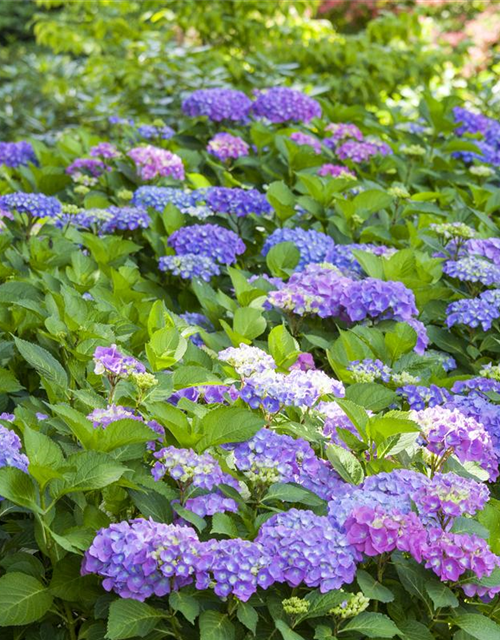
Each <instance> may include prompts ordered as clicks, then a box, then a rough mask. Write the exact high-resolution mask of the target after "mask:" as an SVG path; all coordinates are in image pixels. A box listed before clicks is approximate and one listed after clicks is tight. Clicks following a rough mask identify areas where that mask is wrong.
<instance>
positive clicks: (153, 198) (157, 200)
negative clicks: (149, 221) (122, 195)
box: [132, 186, 204, 213]
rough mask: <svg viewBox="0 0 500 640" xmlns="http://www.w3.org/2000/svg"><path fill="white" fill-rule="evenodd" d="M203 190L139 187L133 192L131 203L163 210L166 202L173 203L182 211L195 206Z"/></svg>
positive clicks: (201, 199)
mask: <svg viewBox="0 0 500 640" xmlns="http://www.w3.org/2000/svg"><path fill="white" fill-rule="evenodd" d="M202 192H203V194H204V191H203V190H202V189H195V190H193V191H189V190H185V189H181V188H179V187H149V186H144V187H139V188H138V189H137V191H136V192H135V193H134V197H133V198H132V203H133V204H134V205H135V206H139V207H152V208H153V209H156V211H159V212H160V213H162V212H163V210H164V209H165V207H166V206H167V205H168V204H173V205H174V206H175V207H177V208H178V209H180V210H181V211H182V212H183V213H184V212H186V211H187V210H188V209H191V208H194V207H197V206H198V205H199V204H200V202H201V201H203V199H204V195H203V194H202Z"/></svg>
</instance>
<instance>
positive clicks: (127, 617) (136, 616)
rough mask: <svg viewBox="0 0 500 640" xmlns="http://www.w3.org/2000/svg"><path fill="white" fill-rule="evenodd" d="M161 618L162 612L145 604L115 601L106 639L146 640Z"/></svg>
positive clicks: (122, 600) (123, 600) (124, 600)
mask: <svg viewBox="0 0 500 640" xmlns="http://www.w3.org/2000/svg"><path fill="white" fill-rule="evenodd" d="M161 618H162V613H161V611H159V610H158V609H155V608H154V607H150V606H149V605H148V604H145V603H144V602H138V601H137V600H126V599H120V600H115V601H114V602H112V603H111V606H110V608H109V618H108V631H107V634H106V638H108V639H109V640H124V639H125V638H136V637H139V638H145V637H146V636H147V635H148V634H149V633H150V632H151V631H152V630H153V629H154V628H155V625H156V624H157V623H158V621H159V620H160V619H161Z"/></svg>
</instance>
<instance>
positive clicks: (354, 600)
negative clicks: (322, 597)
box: [329, 591, 370, 620]
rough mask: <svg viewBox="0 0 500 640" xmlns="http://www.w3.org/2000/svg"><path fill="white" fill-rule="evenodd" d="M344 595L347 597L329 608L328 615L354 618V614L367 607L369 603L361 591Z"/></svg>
mask: <svg viewBox="0 0 500 640" xmlns="http://www.w3.org/2000/svg"><path fill="white" fill-rule="evenodd" d="M346 595H347V596H348V599H347V600H344V602H342V603H341V604H339V605H338V606H336V607H334V608H333V609H330V611H329V613H330V615H332V616H337V617H338V618H342V619H343V620H345V619H346V618H354V616H357V615H358V614H360V613H362V612H363V611H364V610H365V609H367V608H368V605H369V604H370V599H369V598H367V597H366V596H364V595H363V594H362V593H361V591H359V592H358V593H355V594H346Z"/></svg>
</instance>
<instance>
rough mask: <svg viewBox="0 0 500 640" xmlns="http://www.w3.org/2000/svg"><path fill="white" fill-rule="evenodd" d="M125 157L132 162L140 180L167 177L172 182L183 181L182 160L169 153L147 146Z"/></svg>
mask: <svg viewBox="0 0 500 640" xmlns="http://www.w3.org/2000/svg"><path fill="white" fill-rule="evenodd" d="M127 155H128V156H129V157H130V158H132V160H133V161H134V163H135V165H136V168H137V172H138V174H139V176H140V177H141V178H142V180H153V179H154V178H161V177H168V176H169V177H171V178H173V179H174V180H184V177H185V176H184V165H183V163H182V160H181V158H180V157H179V156H178V155H176V154H175V153H172V152H171V151H167V150H166V149H161V148H159V147H154V146H153V145H150V144H148V145H145V146H142V147H135V148H134V149H131V150H130V151H129V152H128V154H127Z"/></svg>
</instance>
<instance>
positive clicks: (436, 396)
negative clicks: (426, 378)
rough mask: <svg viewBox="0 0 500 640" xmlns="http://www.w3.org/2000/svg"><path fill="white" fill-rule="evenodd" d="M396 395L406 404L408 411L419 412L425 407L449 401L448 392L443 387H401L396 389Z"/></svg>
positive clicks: (408, 385) (411, 385)
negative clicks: (408, 407)
mask: <svg viewBox="0 0 500 640" xmlns="http://www.w3.org/2000/svg"><path fill="white" fill-rule="evenodd" d="M396 393H397V394H398V395H399V396H401V397H402V398H403V399H404V400H405V402H407V403H408V405H409V406H410V409H414V410H415V411H421V410H422V409H426V408H427V407H435V406H436V405H443V404H444V403H445V402H447V401H448V400H450V399H451V394H450V392H449V391H448V390H447V389H445V388H444V387H438V386H437V385H435V384H431V385H429V386H428V387H426V386H424V385H422V386H420V385H415V384H407V385H403V386H402V387H399V388H398V389H396Z"/></svg>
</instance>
